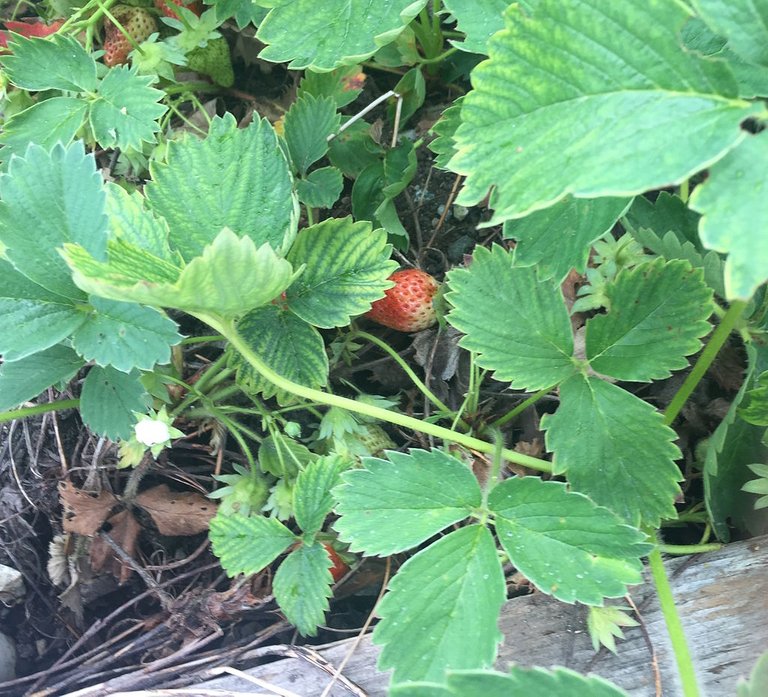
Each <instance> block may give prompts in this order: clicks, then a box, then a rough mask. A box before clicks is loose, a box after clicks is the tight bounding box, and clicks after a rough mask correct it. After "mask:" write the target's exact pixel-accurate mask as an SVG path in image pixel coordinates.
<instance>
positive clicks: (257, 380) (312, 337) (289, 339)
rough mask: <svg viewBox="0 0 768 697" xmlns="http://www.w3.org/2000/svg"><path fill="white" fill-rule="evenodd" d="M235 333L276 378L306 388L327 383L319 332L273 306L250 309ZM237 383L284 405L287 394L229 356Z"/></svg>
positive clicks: (234, 357)
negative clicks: (278, 376) (275, 399)
mask: <svg viewBox="0 0 768 697" xmlns="http://www.w3.org/2000/svg"><path fill="white" fill-rule="evenodd" d="M237 332H238V334H240V336H242V338H243V339H244V340H245V342H246V343H247V344H248V345H249V346H250V347H251V348H252V349H253V350H254V352H255V353H257V354H258V356H259V357H260V358H261V359H262V360H263V361H264V362H265V363H266V364H267V365H268V366H269V367H270V368H272V370H274V371H275V372H276V373H277V374H278V375H280V376H282V377H284V378H287V379H288V380H291V381H292V382H297V383H299V384H300V385H306V386H307V387H314V388H318V387H323V386H324V385H325V384H326V383H327V382H328V356H327V355H326V353H325V344H324V343H323V337H322V336H320V333H319V332H318V331H317V329H315V328H314V327H312V326H311V325H309V324H307V323H306V322H305V321H304V320H302V319H300V318H298V317H297V316H296V315H294V314H293V313H292V312H287V311H285V310H283V309H282V308H280V307H278V306H277V305H265V306H264V307H258V308H256V309H254V310H251V312H249V313H248V314H247V315H245V316H244V317H243V318H242V319H241V320H240V321H239V322H238V323H237ZM232 365H234V366H235V367H237V368H238V375H237V380H238V383H240V385H241V386H243V387H244V388H245V389H246V391H249V392H256V393H261V394H262V395H263V396H264V398H265V399H269V398H270V397H273V396H274V395H276V394H277V396H278V401H279V402H281V403H285V402H287V401H290V400H291V399H292V397H291V395H290V394H288V393H284V392H283V391H282V390H278V389H277V387H275V385H273V384H272V383H271V382H269V381H268V380H266V379H265V378H263V377H262V376H261V374H259V373H257V372H256V371H255V370H254V369H253V368H252V367H251V365H250V363H247V362H246V361H245V360H244V359H243V358H242V357H241V356H240V354H233V358H232Z"/></svg>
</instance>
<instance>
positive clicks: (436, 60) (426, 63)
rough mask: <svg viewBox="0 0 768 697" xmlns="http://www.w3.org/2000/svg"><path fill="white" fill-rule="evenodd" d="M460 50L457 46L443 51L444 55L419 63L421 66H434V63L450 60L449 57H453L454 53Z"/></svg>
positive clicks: (425, 59)
mask: <svg viewBox="0 0 768 697" xmlns="http://www.w3.org/2000/svg"><path fill="white" fill-rule="evenodd" d="M458 50H459V49H458V48H456V47H455V46H452V47H451V48H448V49H446V50H445V51H443V53H441V54H439V55H437V56H435V57H434V58H424V59H422V60H420V61H419V65H432V64H433V63H439V62H440V61H443V60H445V59H446V58H448V56H452V55H453V54H454V53H456V52H457V51H458Z"/></svg>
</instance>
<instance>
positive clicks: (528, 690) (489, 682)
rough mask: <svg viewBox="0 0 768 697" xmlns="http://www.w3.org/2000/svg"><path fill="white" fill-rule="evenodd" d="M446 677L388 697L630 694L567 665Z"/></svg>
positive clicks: (456, 673) (612, 696) (392, 692)
mask: <svg viewBox="0 0 768 697" xmlns="http://www.w3.org/2000/svg"><path fill="white" fill-rule="evenodd" d="M444 680H445V681H446V682H445V685H437V684H434V683H429V684H427V683H404V684H401V685H394V686H393V687H392V689H391V690H390V692H389V697H550V696H554V695H557V697H629V695H628V694H627V693H626V692H624V690H622V689H621V688H620V687H617V686H616V685H614V684H613V683H610V682H608V681H607V680H603V679H602V678H600V677H597V676H595V675H590V676H586V675H581V674H580V673H575V672H574V671H572V670H568V669H567V668H555V669H554V670H544V669H543V668H520V667H519V666H513V667H512V668H510V672H509V674H508V675H505V674H504V673H497V672H495V671H490V670H484V671H479V670H477V671H470V670H467V671H450V670H449V671H447V673H446V675H445V678H444ZM739 697H741V695H740V696H739Z"/></svg>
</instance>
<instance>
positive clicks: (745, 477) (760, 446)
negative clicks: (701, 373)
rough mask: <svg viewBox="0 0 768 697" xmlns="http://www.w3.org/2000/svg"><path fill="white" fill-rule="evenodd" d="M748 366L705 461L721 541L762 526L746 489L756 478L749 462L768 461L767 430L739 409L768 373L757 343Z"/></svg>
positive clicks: (710, 507)
mask: <svg viewBox="0 0 768 697" xmlns="http://www.w3.org/2000/svg"><path fill="white" fill-rule="evenodd" d="M746 351H747V357H748V363H747V372H746V375H745V376H744V382H743V383H742V385H741V388H740V389H739V392H738V393H737V395H736V397H735V398H734V400H733V402H732V403H731V406H730V407H729V409H728V411H727V413H726V415H725V416H724V417H723V420H722V421H721V422H720V424H719V425H718V427H717V428H716V429H715V432H714V433H713V434H712V435H711V436H710V438H709V441H708V443H707V449H706V455H705V458H704V502H705V504H706V506H707V512H708V513H709V516H710V520H711V521H712V527H713V529H714V531H715V534H716V535H717V537H718V539H720V540H722V541H723V542H728V541H729V540H730V539H731V528H732V526H735V527H736V528H737V529H738V530H742V531H747V532H748V531H749V530H750V529H754V533H757V532H758V531H759V526H760V523H759V522H757V521H755V520H754V519H753V517H752V510H753V502H754V497H753V496H751V495H750V494H749V493H747V492H745V491H743V490H742V487H743V486H744V484H745V483H746V482H747V481H749V480H750V479H752V478H753V477H752V473H751V472H750V471H749V469H748V468H747V467H745V464H746V463H765V462H768V446H766V444H765V443H764V442H763V438H764V434H765V427H764V426H756V425H754V424H751V423H748V422H747V421H745V420H744V419H743V418H741V417H740V415H739V409H740V408H741V406H742V404H743V403H744V400H745V397H746V395H747V394H748V393H749V391H750V390H752V389H755V388H756V387H758V386H759V376H760V375H761V374H762V373H763V372H765V371H766V370H768V349H767V348H766V347H765V346H764V345H762V344H759V343H757V342H752V343H749V344H747V345H746Z"/></svg>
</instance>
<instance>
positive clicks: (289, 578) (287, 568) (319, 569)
mask: <svg viewBox="0 0 768 697" xmlns="http://www.w3.org/2000/svg"><path fill="white" fill-rule="evenodd" d="M332 583H333V577H332V576H331V571H330V559H329V557H328V552H327V551H326V549H325V547H323V545H321V544H320V543H319V542H314V543H311V544H306V543H305V544H302V545H300V546H299V547H297V548H296V549H295V550H293V552H291V553H290V554H289V555H288V556H287V557H286V558H285V560H284V561H283V563H282V564H280V568H279V569H278V570H277V572H276V573H275V580H274V581H273V583H272V590H273V592H274V594H275V600H277V602H278V604H279V605H280V609H281V610H282V611H283V612H284V613H285V617H286V619H287V620H288V621H289V622H290V623H291V624H292V625H293V626H294V627H296V629H298V630H299V633H300V634H302V635H303V636H314V635H315V634H317V627H318V625H320V624H322V622H323V619H324V618H325V613H326V612H327V611H328V607H329V605H328V598H330V596H331V584H332Z"/></svg>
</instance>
